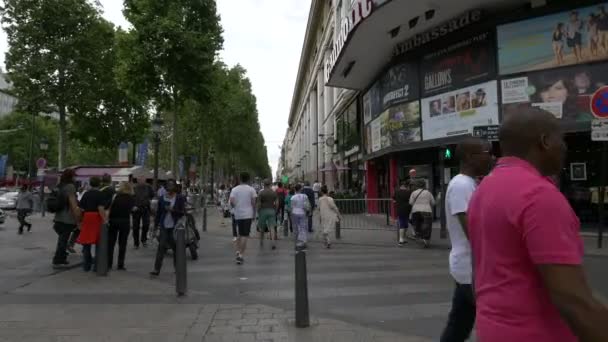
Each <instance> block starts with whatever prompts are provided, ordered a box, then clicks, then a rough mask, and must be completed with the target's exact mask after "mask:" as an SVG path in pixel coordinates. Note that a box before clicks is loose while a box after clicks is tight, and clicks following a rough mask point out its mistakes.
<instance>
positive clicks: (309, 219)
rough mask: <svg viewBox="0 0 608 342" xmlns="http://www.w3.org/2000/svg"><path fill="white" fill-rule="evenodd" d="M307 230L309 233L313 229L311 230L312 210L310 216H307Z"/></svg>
mask: <svg viewBox="0 0 608 342" xmlns="http://www.w3.org/2000/svg"><path fill="white" fill-rule="evenodd" d="M308 232H309V233H312V232H314V231H313V230H312V212H311V213H310V216H308Z"/></svg>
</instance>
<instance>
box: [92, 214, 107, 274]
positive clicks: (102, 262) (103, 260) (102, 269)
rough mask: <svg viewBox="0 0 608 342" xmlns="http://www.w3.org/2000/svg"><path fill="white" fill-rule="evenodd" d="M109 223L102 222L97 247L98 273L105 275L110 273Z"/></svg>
mask: <svg viewBox="0 0 608 342" xmlns="http://www.w3.org/2000/svg"><path fill="white" fill-rule="evenodd" d="M108 240H109V236H108V225H107V224H102V225H101V231H100V232H99V242H98V243H97V246H96V248H95V262H96V265H97V275H98V276H100V277H105V276H107V275H108V247H109V241H108Z"/></svg>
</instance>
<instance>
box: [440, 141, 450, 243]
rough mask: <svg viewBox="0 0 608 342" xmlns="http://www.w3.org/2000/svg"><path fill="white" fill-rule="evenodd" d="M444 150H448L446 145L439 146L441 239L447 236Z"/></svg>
mask: <svg viewBox="0 0 608 342" xmlns="http://www.w3.org/2000/svg"><path fill="white" fill-rule="evenodd" d="M446 151H449V149H448V148H446V147H441V148H440V149H439V189H440V190H439V191H440V193H441V197H440V200H439V203H440V205H439V222H440V224H441V230H440V233H439V236H440V237H441V238H442V239H445V238H447V237H448V233H447V226H446V217H445V190H446V185H445V157H446Z"/></svg>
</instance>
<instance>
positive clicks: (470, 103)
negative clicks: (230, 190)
mask: <svg viewBox="0 0 608 342" xmlns="http://www.w3.org/2000/svg"><path fill="white" fill-rule="evenodd" d="M421 102H422V103H421V106H422V137H423V139H424V140H431V139H438V138H445V137H450V136H455V135H463V134H472V133H473V127H474V126H485V125H498V124H499V121H498V83H497V82H496V81H490V82H486V83H481V84H477V85H474V86H470V87H467V88H462V89H458V90H454V91H451V92H447V93H443V94H441V95H436V96H432V97H428V98H425V99H422V101H421Z"/></svg>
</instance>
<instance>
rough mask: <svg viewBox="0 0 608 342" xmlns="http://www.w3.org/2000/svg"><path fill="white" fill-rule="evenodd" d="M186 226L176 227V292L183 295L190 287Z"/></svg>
mask: <svg viewBox="0 0 608 342" xmlns="http://www.w3.org/2000/svg"><path fill="white" fill-rule="evenodd" d="M185 228H186V227H185V226H180V227H177V228H176V229H175V292H177V296H178V297H181V296H184V295H185V294H186V291H187V289H188V274H187V273H188V270H187V268H186V267H187V266H186V229H185Z"/></svg>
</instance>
